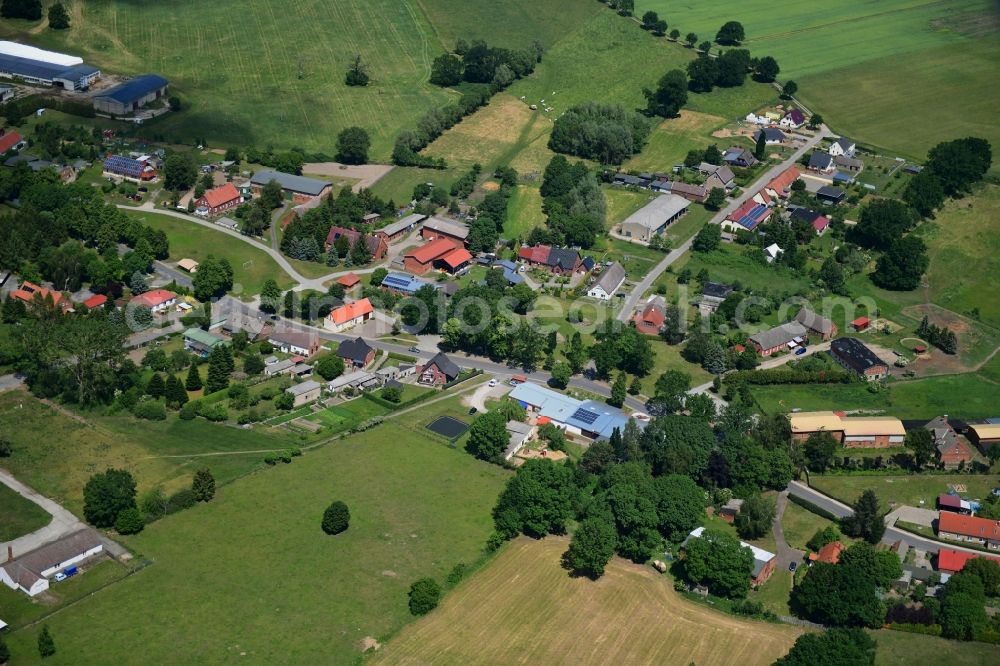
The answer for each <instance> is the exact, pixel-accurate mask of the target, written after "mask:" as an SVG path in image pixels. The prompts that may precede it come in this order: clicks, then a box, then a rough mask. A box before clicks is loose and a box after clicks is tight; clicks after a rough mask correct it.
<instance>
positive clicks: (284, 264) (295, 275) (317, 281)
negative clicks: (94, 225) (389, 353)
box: [118, 201, 391, 291]
mask: <svg viewBox="0 0 1000 666" xmlns="http://www.w3.org/2000/svg"><path fill="white" fill-rule="evenodd" d="M118 208H121V209H124V210H129V211H143V212H146V213H157V214H159V215H168V216H170V217H176V218H177V219H179V220H184V221H186V222H191V223H192V224H197V225H200V226H202V227H205V228H206V229H212V230H214V231H218V232H220V233H223V234H226V235H227V236H231V237H233V238H236V239H239V240H241V241H243V242H244V243H248V244H250V245H252V246H254V247H255V248H257V249H258V250H260V251H262V252H266V253H267V254H268V256H270V257H271V258H272V259H274V261H275V262H277V264H278V265H279V266H281V268H282V270H284V271H285V272H286V273H288V275H289V276H290V277H291V278H292V279H293V280H294V281H295V282H296V283H298V284H297V285H296V286H295V287H294V288H293V290H294V291H303V290H305V289H316V290H319V291H323V290H324V286H323V283H324V282H329V281H330V280H333V279H335V278H338V277H340V276H342V275H347V274H348V273H355V274H358V273H371V272H372V271H374V270H375V269H376V268H380V267H383V268H384V267H385V265H387V263H388V262H383V264H381V265H379V266H371V267H369V268H358V269H351V270H343V271H334V272H332V273H328V274H326V275H322V276H320V277H318V278H307V277H306V276H304V275H302V274H301V273H299V272H298V271H297V270H295V268H294V267H293V266H292V264H291V263H290V262H289V261H288V259H287V258H285V255H283V254H282V253H281V252H280V251H279V250H275V249H274V248H271V247H268V246H267V245H265V244H264V243H261V242H260V241H258V240H256V239H255V238H251V237H250V236H245V235H243V234H241V233H240V232H238V231H233V230H232V229H227V228H225V227H221V226H219V225H218V224H215V223H213V222H209V221H208V220H203V219H201V218H199V217H195V216H193V215H188V214H187V213H181V212H180V211H176V210H169V209H161V208H156V207H155V206H154V205H153V203H152V202H151V201H147V202H146V203H144V204H143V205H141V206H127V205H125V204H118ZM390 256H391V255H390Z"/></svg>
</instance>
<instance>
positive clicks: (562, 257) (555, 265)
mask: <svg viewBox="0 0 1000 666" xmlns="http://www.w3.org/2000/svg"><path fill="white" fill-rule="evenodd" d="M517 256H518V258H519V259H520V260H521V261H523V262H525V263H526V264H528V265H529V266H544V267H545V268H547V269H548V270H550V271H552V272H553V273H555V274H556V275H562V274H563V273H575V272H576V271H578V270H580V269H581V267H582V265H583V261H582V260H581V259H580V253H579V252H577V251H576V250H572V249H569V248H562V247H550V246H548V245H535V246H534V247H531V246H527V245H524V246H521V249H520V251H519V252H518V255H517Z"/></svg>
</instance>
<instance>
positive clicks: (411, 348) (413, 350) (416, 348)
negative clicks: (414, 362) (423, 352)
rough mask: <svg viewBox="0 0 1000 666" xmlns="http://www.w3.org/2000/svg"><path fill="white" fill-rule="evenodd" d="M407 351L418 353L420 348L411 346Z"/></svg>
mask: <svg viewBox="0 0 1000 666" xmlns="http://www.w3.org/2000/svg"><path fill="white" fill-rule="evenodd" d="M407 351H411V352H418V351H420V347H417V346H413V347H410V348H409V349H408V350H407Z"/></svg>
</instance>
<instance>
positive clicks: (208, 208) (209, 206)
mask: <svg viewBox="0 0 1000 666" xmlns="http://www.w3.org/2000/svg"><path fill="white" fill-rule="evenodd" d="M242 201H243V197H241V196H240V193H239V190H237V189H236V186H235V185H233V184H232V183H226V184H225V185H220V186H219V187H213V188H212V189H210V190H205V193H204V194H203V195H201V197H199V198H198V200H197V201H196V202H195V204H194V205H195V210H197V211H198V212H199V213H201V214H202V215H217V214H219V213H221V212H223V211H226V210H229V209H230V208H236V207H237V206H239V205H240V203H241V202H242Z"/></svg>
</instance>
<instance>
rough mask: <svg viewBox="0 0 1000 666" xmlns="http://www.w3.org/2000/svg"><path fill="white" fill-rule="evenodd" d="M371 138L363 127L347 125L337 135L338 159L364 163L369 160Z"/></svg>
mask: <svg viewBox="0 0 1000 666" xmlns="http://www.w3.org/2000/svg"><path fill="white" fill-rule="evenodd" d="M370 146H371V138H369V136H368V132H367V131H366V130H365V129H364V128H363V127H346V128H344V129H342V130H341V131H340V134H338V135H337V161H338V162H343V163H344V164H364V163H366V162H367V161H368V148H369V147H370Z"/></svg>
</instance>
